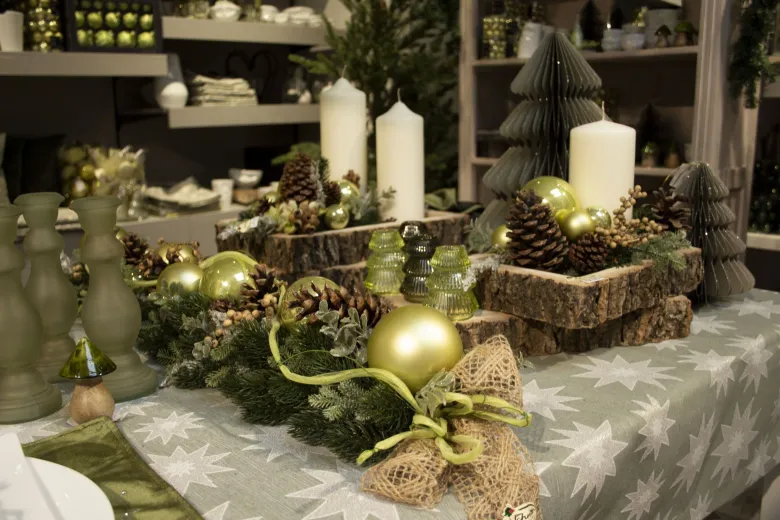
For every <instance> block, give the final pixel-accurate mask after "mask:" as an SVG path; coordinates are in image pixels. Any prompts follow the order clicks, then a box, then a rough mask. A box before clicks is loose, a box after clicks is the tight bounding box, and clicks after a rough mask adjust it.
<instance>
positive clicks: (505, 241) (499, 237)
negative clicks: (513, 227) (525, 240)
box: [491, 224, 511, 249]
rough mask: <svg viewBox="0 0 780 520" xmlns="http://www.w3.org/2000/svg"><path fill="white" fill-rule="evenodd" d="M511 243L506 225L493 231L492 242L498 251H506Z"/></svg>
mask: <svg viewBox="0 0 780 520" xmlns="http://www.w3.org/2000/svg"><path fill="white" fill-rule="evenodd" d="M510 241H511V239H510V238H509V228H508V227H506V224H501V225H500V226H498V227H497V228H496V229H495V230H494V231H493V236H492V238H491V242H492V244H493V247H495V248H496V249H506V246H508V245H509V242H510Z"/></svg>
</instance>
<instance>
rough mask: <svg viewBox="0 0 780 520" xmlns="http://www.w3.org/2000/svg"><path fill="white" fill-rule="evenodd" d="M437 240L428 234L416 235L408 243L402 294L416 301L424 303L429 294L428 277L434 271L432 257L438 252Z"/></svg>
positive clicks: (405, 297) (408, 299) (407, 299)
mask: <svg viewBox="0 0 780 520" xmlns="http://www.w3.org/2000/svg"><path fill="white" fill-rule="evenodd" d="M436 243H437V240H436V239H435V238H434V237H432V236H431V235H428V234H423V235H418V236H415V237H413V238H411V239H409V241H407V243H406V254H407V255H408V258H407V260H406V263H405V264H404V275H405V276H404V283H403V284H402V285H401V294H403V295H404V299H406V301H409V302H414V303H424V302H425V297H426V296H428V277H429V276H430V275H431V273H432V272H433V267H432V266H431V258H432V257H433V254H434V253H435V252H436Z"/></svg>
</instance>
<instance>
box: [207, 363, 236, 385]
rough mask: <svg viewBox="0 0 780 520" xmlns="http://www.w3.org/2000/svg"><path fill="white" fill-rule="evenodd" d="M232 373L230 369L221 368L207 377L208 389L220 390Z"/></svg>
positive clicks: (226, 367)
mask: <svg viewBox="0 0 780 520" xmlns="http://www.w3.org/2000/svg"><path fill="white" fill-rule="evenodd" d="M229 373H230V367H228V366H221V367H219V368H218V369H217V370H215V371H214V372H211V373H210V374H209V375H207V376H206V379H205V382H206V386H207V387H208V388H218V387H219V386H220V385H221V384H222V383H223V382H224V381H225V378H226V377H227V376H228V374H229Z"/></svg>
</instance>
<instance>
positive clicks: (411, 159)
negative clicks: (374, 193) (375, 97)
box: [376, 101, 425, 222]
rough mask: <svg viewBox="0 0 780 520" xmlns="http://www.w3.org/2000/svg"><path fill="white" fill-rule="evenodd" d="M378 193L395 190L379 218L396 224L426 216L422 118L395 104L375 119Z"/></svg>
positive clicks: (400, 103)
mask: <svg viewBox="0 0 780 520" xmlns="http://www.w3.org/2000/svg"><path fill="white" fill-rule="evenodd" d="M376 182H377V190H378V192H379V193H381V192H382V191H383V190H386V189H389V188H391V187H392V188H394V189H395V191H396V193H395V198H394V199H393V200H392V201H390V203H389V204H387V205H386V206H383V208H382V218H385V219H386V218H395V219H396V220H397V221H398V222H403V221H405V220H421V219H423V218H424V217H425V139H424V130H423V118H422V116H419V115H417V114H415V113H414V112H412V111H411V110H409V107H407V106H406V105H405V104H403V103H402V102H401V101H398V103H396V104H395V105H393V107H392V108H391V109H390V110H388V111H387V113H385V114H383V115H381V116H379V117H378V118H377V119H376Z"/></svg>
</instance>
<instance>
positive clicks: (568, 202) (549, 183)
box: [523, 176, 580, 215]
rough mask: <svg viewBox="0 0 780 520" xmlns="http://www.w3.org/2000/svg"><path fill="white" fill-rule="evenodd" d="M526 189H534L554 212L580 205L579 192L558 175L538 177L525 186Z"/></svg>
mask: <svg viewBox="0 0 780 520" xmlns="http://www.w3.org/2000/svg"><path fill="white" fill-rule="evenodd" d="M523 189H524V190H534V193H536V194H537V195H538V196H539V197H541V198H542V202H543V203H544V204H547V205H549V206H550V208H551V209H552V210H553V213H554V214H556V215H557V213H558V212H559V211H563V210H567V211H571V210H574V209H577V208H579V207H580V203H579V201H578V200H577V194H576V193H574V188H572V186H571V184H569V183H568V182H566V181H565V180H563V179H559V178H558V177H550V176H547V177H537V178H536V179H534V180H532V181H531V182H529V183H528V184H526V185H525V186H523Z"/></svg>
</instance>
